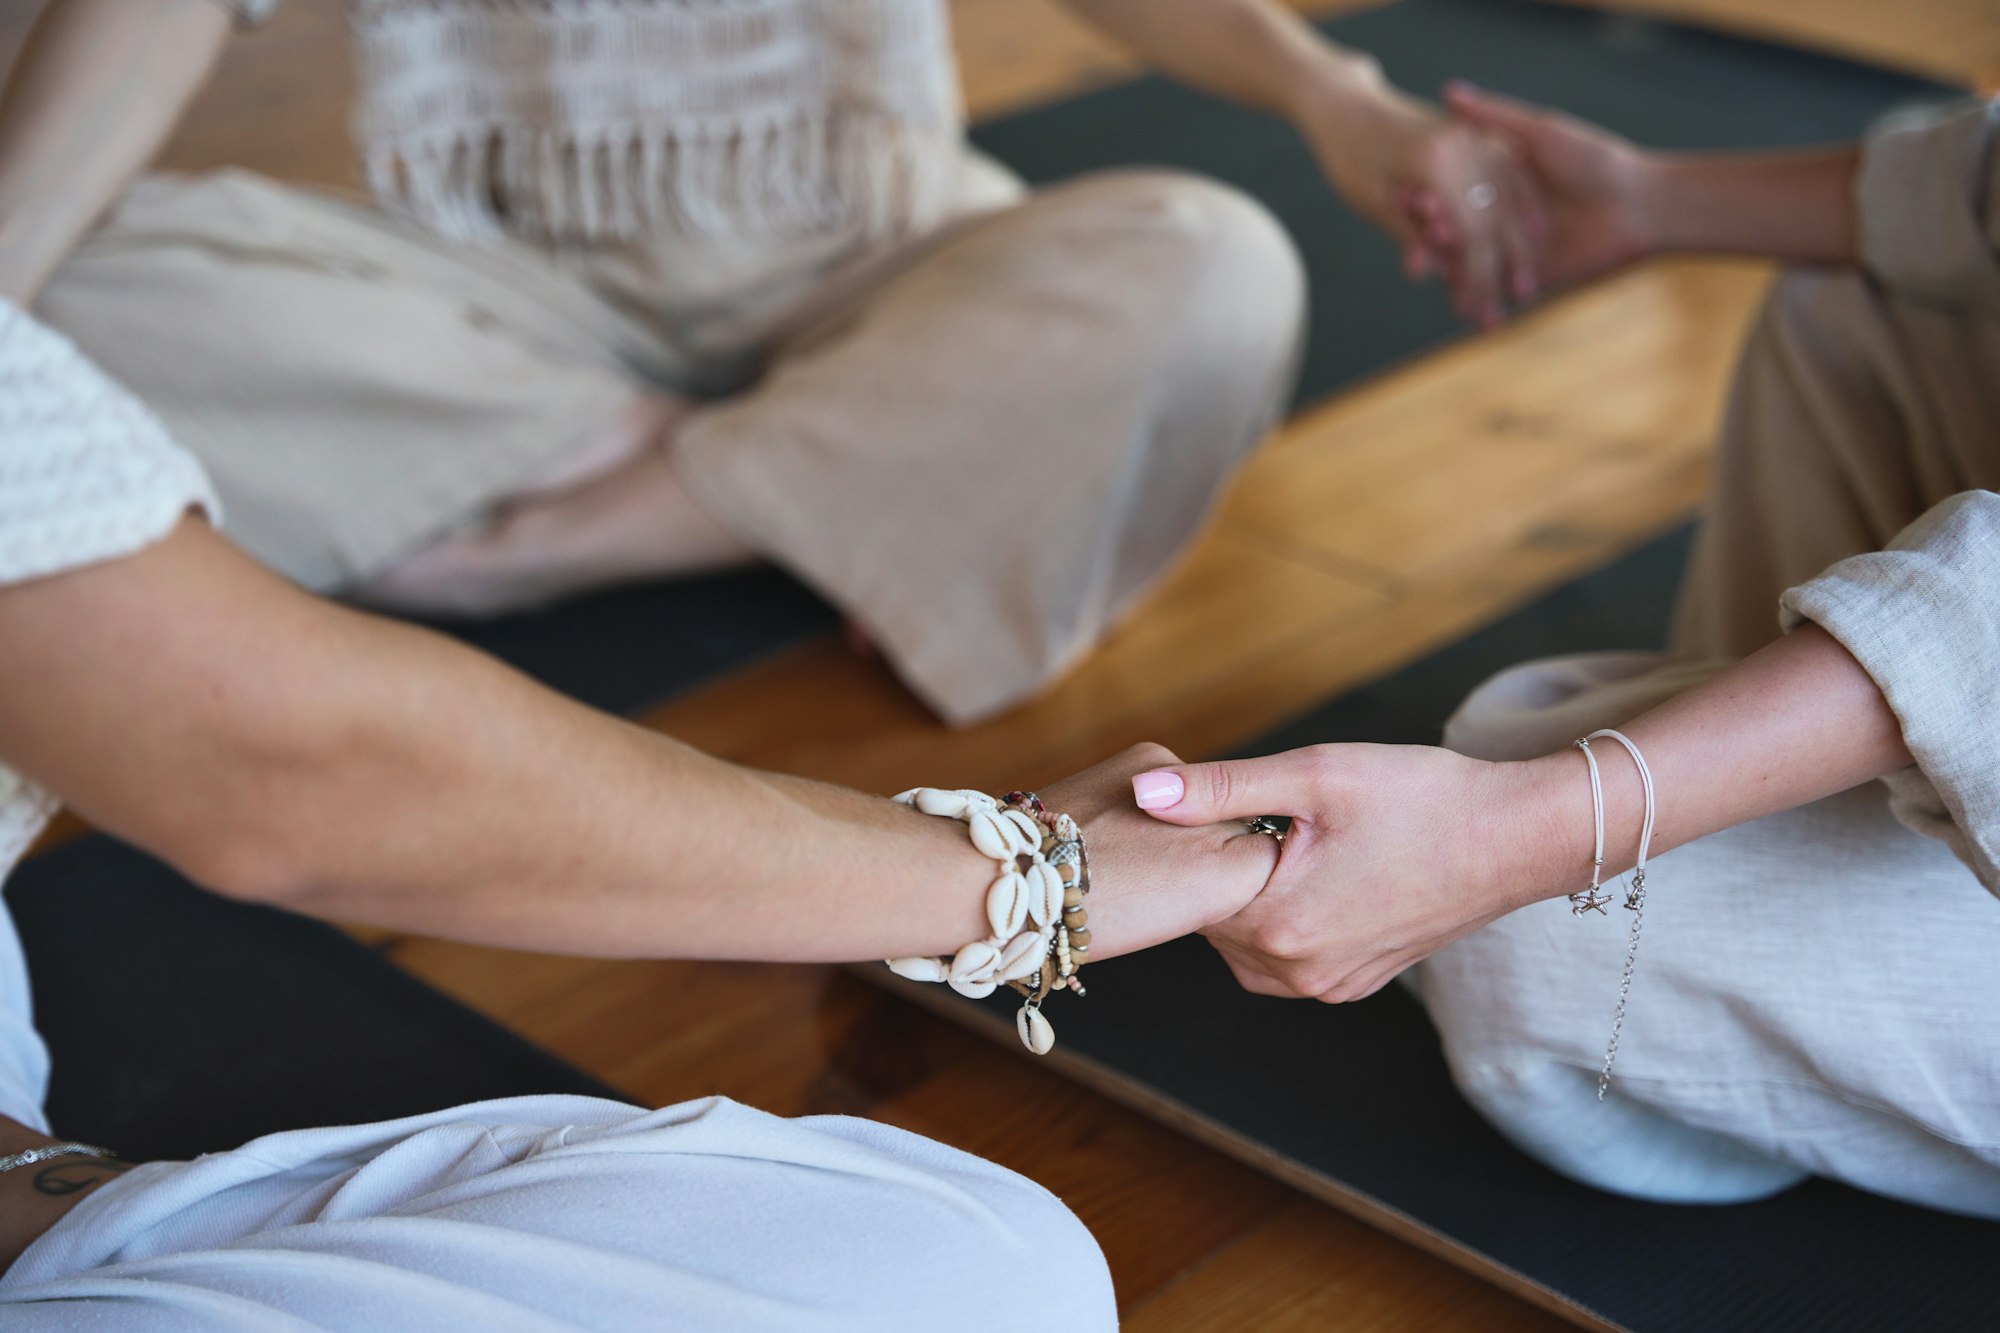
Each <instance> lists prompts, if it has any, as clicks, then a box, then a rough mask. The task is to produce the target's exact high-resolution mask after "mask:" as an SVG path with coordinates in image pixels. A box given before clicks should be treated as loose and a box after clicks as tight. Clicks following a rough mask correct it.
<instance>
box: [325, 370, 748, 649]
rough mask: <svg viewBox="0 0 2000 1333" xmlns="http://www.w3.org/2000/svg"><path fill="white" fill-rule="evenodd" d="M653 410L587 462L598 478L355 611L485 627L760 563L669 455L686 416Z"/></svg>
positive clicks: (514, 508) (514, 516)
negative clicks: (594, 595)
mask: <svg viewBox="0 0 2000 1333" xmlns="http://www.w3.org/2000/svg"><path fill="white" fill-rule="evenodd" d="M686 411H687V408H686V404H684V403H682V402H680V401H679V400H676V399H669V398H659V399H649V400H648V401H647V402H646V403H645V404H643V405H642V407H641V409H640V410H639V411H638V412H635V414H634V416H633V417H632V418H631V419H630V420H628V421H627V422H626V423H624V424H623V425H622V426H621V429H620V436H619V438H617V439H614V440H610V441H607V442H605V445H604V447H596V446H593V447H591V448H587V449H585V450H583V451H581V452H582V453H583V455H585V456H587V457H589V458H592V459H597V460H603V461H602V462H600V464H599V466H598V468H597V470H595V471H594V472H592V473H590V474H589V475H586V476H584V477H582V478H581V479H576V478H575V472H574V470H572V471H571V473H570V475H569V476H568V477H565V478H563V479H562V480H563V482H564V483H566V484H562V485H561V487H560V489H555V490H552V491H549V492H546V493H539V494H531V495H528V496H524V497H521V498H519V499H516V500H514V501H512V502H510V503H509V504H507V505H506V506H505V507H504V508H502V509H501V510H499V511H498V512H497V513H496V514H495V515H494V516H493V519H492V521H491V522H490V523H488V524H487V525H486V526H485V527H484V528H482V529H479V530H477V531H474V532H468V533H463V534H461V535H459V536H456V537H452V538H449V539H447V540H446V541H443V542H440V543H438V544H437V545H436V546H432V547H430V548H428V549H426V550H423V551H420V552H418V553H417V554H416V555H414V556H412V557H410V558H409V559H408V560H405V561H404V562H403V563H401V564H400V565H397V566H396V567H395V568H394V569H391V570H390V571H389V572H388V573H386V574H384V575H382V576H381V577H379V578H377V579H375V580H374V581H373V582H371V583H369V584H367V585H365V586H364V587H362V588H359V589H357V590H355V592H354V594H353V595H354V597H355V598H356V600H358V601H362V602H366V603H368V604H370V605H373V606H379V607H383V608H385V609H388V610H394V611H403V612H411V613H416V614H425V615H450V616H493V615H503V614H506V613H508V612H511V611H523V610H529V609H532V608H534V607H538V606H544V605H547V604H548V603H550V602H554V601H558V600H560V599H562V598H564V597H568V596H572V595H574V594H576V593H579V592H584V591H586V590H589V589H592V588H602V587H609V586H611V585H613V584H618V583H630V582H635V581H638V580H641V579H649V578H661V577H666V576H670V575H674V574H694V573H701V572H704V571H707V570H714V569H724V568H729V567H733V566H737V565H744V564H749V563H751V562H753V561H755V560H756V559H757V554H756V552H754V551H752V550H751V549H750V548H749V547H747V546H745V545H743V543H741V542H739V541H738V540H737V539H736V538H735V537H733V536H731V535H730V534H729V533H728V532H727V531H725V530H724V529H723V528H722V526H721V525H720V524H718V523H716V522H715V520H714V519H712V518H710V517H709V516H708V515H707V514H706V513H704V512H703V511H702V509H701V508H700V506H699V505H697V504H696V503H695V501H694V498H693V497H692V496H691V495H689V494H688V492H687V489H686V488H685V487H684V486H682V485H681V481H680V478H679V477H678V476H677V475H675V473H674V469H673V464H672V462H671V460H670V459H669V457H668V454H667V449H666V445H667V442H668V441H669V440H670V439H671V437H672V433H673V430H674V428H675V427H676V426H678V425H679V423H680V420H681V418H682V417H684V416H685V415H686Z"/></svg>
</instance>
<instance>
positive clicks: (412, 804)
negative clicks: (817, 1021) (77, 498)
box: [0, 521, 1269, 961]
mask: <svg viewBox="0 0 2000 1333" xmlns="http://www.w3.org/2000/svg"><path fill="white" fill-rule="evenodd" d="M1161 753H1163V752H1161ZM0 755H4V756H5V758H6V761H7V763H9V764H10V765H12V766H13V767H16V768H18V769H19V770H20V771H22V772H24V773H26V774H27V775H29V776H30V777H33V778H34V779H36V780H38V781H40V782H41V783H43V784H44V785H46V786H47V787H49V788H50V789H51V790H53V791H55V792H56V793H57V794H58V795H60V796H61V797H63V798H64V800H65V801H67V802H68V803H69V804H71V805H72V806H73V807H74V808H76V809H77V810H78V812H79V813H81V814H82V815H84V816H85V817H86V818H89V819H90V820H92V821H93V822H94V823H96V824H98V825H99V826H100V827H102V828H105V829H107V830H108V831H110V832H113V833H116V834H118V835H120V836H122V837H124V838H126V839H128V840H130V841H132V842H134V843H137V844H138V845H140V846H142V847H145V848H147V849H148V850H150V851H153V852H154V853H156V854H158V855H160V856H162V857H163V858H165V859H166V860H168V861H170V862H171V863H173V864H175V865H176V866H178V867H179V868H180V869H182V870H183V871H184V872H185V873H187V874H188V875H189V876H190V877H191V878H193V879H195V880H197V881H198V882H201V883H204V884H206V885H207V886H209V887H211V888H215V889H219V890H221V891H223V892H226V893H230V894H233V895H235V896H240V897H244V898H249V899H252V900H257V901H264V902H273V903H278V904H281V905H284V906H288V907H292V908H294V909H297V910H301V911H305V912H308V913H311V914H313V915H318V916H326V917H332V918H336V919H341V920H347V921H354V922H365V923H369V924H374V925H380V926H386V927H389V928H392V929H397V930H405V931H413V932H420V933H425V934H433V935H441V936H447V937H451V938H456V939H463V940H469V941H472V942H476V943H486V944H494V945H502V946H510V947H514V948H524V949H539V950H545V951H555V952H565V953H577V954H596V955H612V956H635V957H638V956H644V957H702V958H724V959H727V958H739V959H753V958H754V959H769V960H774V961H845V960H854V959H866V958H885V957H902V956H907V955H912V954H929V955H936V954H940V953H950V952H952V951H954V950H956V949H957V948H958V947H959V946H961V945H963V944H965V943H967V942H968V941H971V940H974V939H979V938H982V937H984V936H986V935H987V934H989V933H990V932H989V930H988V927H987V924H986V915H985V891H986V888H987V886H988V884H989V883H990V882H991V881H992V879H993V878H994V864H993V862H992V861H991V860H988V859H987V858H985V857H984V856H982V855H980V854H978V853H977V852H976V851H975V850H974V849H973V848H972V846H971V844H970V841H969V839H968V838H967V835H966V831H965V828H964V826H963V825H961V824H958V823H956V822H954V821H950V820H945V819H938V818H932V817H929V816H925V815H921V814H918V813H916V812H915V811H912V810H909V809H907V808H905V807H902V806H899V805H895V804H893V803H891V802H889V801H887V800H884V799H882V798H881V797H879V796H868V795H864V794H863V793H860V792H856V791H850V790H847V789H844V788H840V787H834V786H830V785H827V784H824V783H817V782H809V781H805V780H802V779H797V778H791V777H785V776H780V775H776V774H769V773H760V772H756V771H754V770H750V769H745V768H741V767H738V766H736V765H732V764H728V763H725V762H723V761H721V760H718V759H714V758H712V757H709V756H707V755H703V754H701V753H699V752H698V751H695V750H693V749H691V748H689V747H688V746H685V745H682V744H680V743H678V742H676V741H673V740H671V739H669V738H667V737H664V736H660V735H657V734H655V733H652V732H649V731H646V730H644V729H643V728H640V727H636V726H632V725H630V724H628V723H625V722H622V721H619V720H617V719H615V718H611V717H608V716H606V715H604V714H601V713H598V712H595V711H593V710H591V709H588V708H585V707H583V706H582V705H580V704H577V703H574V702H573V701H570V700H568V699H565V698H563V697H561V696H559V695H557V694H555V693H553V692H552V691H549V690H547V689H545V688H543V687H541V686H539V685H537V684H535V683H534V682H533V681H530V680H528V679H527V678H526V677H523V676H521V675H519V674H518V673H516V672H514V671H512V670H510V669H509V668H507V667H505V666H503V665H501V664H500V663H498V662H495V661H493V660H491V659H489V658H487V657H485V656H483V655H482V654H479V653H477V652H475V651H473V650H472V649H470V648H467V647H466V646H464V645H463V644H460V643H458V642H457V641H455V640H452V639H449V638H446V637H444V636H442V635H438V634H434V633H431V632H428V631H425V630H420V629H417V628H414V627H411V626H407V625H402V624H398V623H395V622H392V621H387V620H383V619H380V618H378V617H375V616H369V615H364V614H361V613H359V612H353V611H348V610H345V609H342V608H340V607H337V606H334V605H331V604H329V603H327V602H324V601H322V600H320V599H318V598H315V597H312V596H310V595H308V594H306V593H303V592H300V591H298V590H297V589H295V588H292V587H291V586H289V585H287V584H285V583H283V582H282V581H280V580H278V579H277V578H275V577H274V576H272V575H270V574H268V573H267V572H265V571H263V570H262V569H259V568H257V567H256V566H255V565H253V564H252V563H251V562H250V561H249V560H247V559H246V558H245V557H244V556H242V555H241V554H240V553H239V552H237V551H236V550H234V548H232V547H231V546H229V544H228V543H227V542H225V541H224V540H223V539H222V538H221V537H219V536H218V535H216V534H215V533H213V532H212V531H210V530H209V529H208V528H207V527H206V526H205V525H203V524H201V523H199V522H197V521H187V522H184V523H182V524H181V526H180V528H179V530H177V531H176V532H175V533H174V534H173V535H172V536H170V537H169V538H167V539H166V540H165V541H163V542H161V543H159V544H158V545H156V546H154V547H151V548H148V549H147V550H145V551H143V552H141V553H140V554H138V555H136V556H132V557H129V558H126V559H121V560H115V561H111V562H109V563H107V564H103V565H99V566H95V567H92V568H87V569H82V570H77V571H73V572H71V573H68V574H63V575H60V576H57V577H53V578H48V579H44V580H41V581H39V582H35V583H28V584H21V585H16V586H13V587H8V588H0ZM1148 762H1158V760H1157V759H1149V760H1148ZM942 776H944V775H940V774H913V775H912V779H913V785H914V783H915V782H916V781H921V780H923V779H926V778H928V779H932V780H935V779H937V778H940V777H942ZM1087 777H1088V775H1086V778H1087ZM1128 780H1129V773H1119V774H1117V775H1115V776H1111V777H1109V778H1103V779H1100V780H1098V781H1097V782H1096V784H1095V786H1093V785H1092V784H1090V783H1089V782H1085V783H1083V784H1082V785H1081V786H1079V785H1077V784H1076V783H1070V784H1065V785H1063V786H1061V787H1058V788H1057V789H1056V793H1060V795H1057V794H1056V793H1052V794H1051V798H1052V800H1056V801H1058V804H1057V807H1056V808H1059V809H1067V810H1070V811H1071V812H1073V813H1075V814H1076V815H1077V817H1078V818H1079V819H1080V820H1083V821H1084V822H1085V827H1086V828H1087V829H1089V830H1091V832H1090V837H1091V845H1092V856H1093V861H1094V862H1096V861H1098V860H1099V856H1100V853H1101V854H1102V858H1103V864H1102V867H1101V873H1100V874H1099V875H1098V877H1097V878H1098V885H1097V894H1096V895H1094V896H1093V904H1094V906H1093V914H1092V915H1093V924H1094V926H1096V927H1097V929H1096V932H1095V933H1096V936H1097V939H1096V941H1095V942H1094V944H1093V950H1094V951H1096V952H1097V953H1098V955H1099V956H1109V955H1111V954H1115V953H1119V952H1123V951H1125V950H1127V949H1131V948H1137V947H1143V946H1144V945H1146V944H1150V943H1156V942H1158V941H1159V940H1161V939H1165V938H1170V937H1172V936H1173V935H1175V934H1179V933H1183V932H1185V931H1188V930H1193V929H1197V928H1199V927H1200V926H1202V925H1205V924H1207V922H1208V921H1209V920H1210V919H1213V916H1214V915H1215V914H1216V913H1219V912H1221V911H1222V910H1223V908H1224V907H1228V910H1234V906H1232V905H1231V904H1234V905H1240V903H1241V901H1243V900H1246V899H1247V898H1248V897H1249V896H1250V895H1251V894H1253V893H1255V892H1256V890H1257V889H1258V888H1259V887H1260V886H1261V885H1262V883H1263V879H1264V876H1265V874H1266V873H1268V869H1269V864H1268V857H1266V859H1265V860H1263V861H1259V859H1258V857H1259V856H1260V855H1264V854H1265V853H1266V847H1265V846H1263V845H1262V844H1265V843H1266V840H1264V839H1258V838H1249V839H1247V842H1249V843H1252V844H1259V845H1257V846H1244V845H1242V844H1243V843H1244V842H1245V841H1246V839H1242V838H1236V839H1233V840H1232V839H1230V838H1228V837H1226V836H1223V835H1221V834H1217V833H1215V832H1214V831H1191V834H1190V835H1183V834H1182V831H1180V830H1171V831H1168V832H1171V833H1173V834H1174V835H1175V837H1176V838H1178V839H1179V841H1174V840H1172V839H1166V838H1162V837H1161V836H1160V834H1161V832H1162V830H1160V829H1159V828H1158V827H1157V826H1153V825H1150V824H1149V823H1148V822H1147V821H1145V820H1144V819H1143V818H1142V817H1140V816H1138V814H1137V813H1136V812H1133V811H1130V810H1129V802H1127V801H1126V800H1125V799H1124V798H1123V792H1124V791H1125V790H1126V788H1127V782H1128ZM1107 814H1108V816H1109V817H1108V818H1105V817H1104V816H1107ZM1227 832H1230V833H1237V834H1240V833H1241V832H1242V830H1241V829H1240V827H1238V828H1236V829H1234V830H1229V831H1227ZM1135 834H1136V835H1137V836H1134V835H1135ZM1098 895H1101V896H1098Z"/></svg>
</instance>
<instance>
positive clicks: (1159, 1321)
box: [1124, 1200, 1571, 1333]
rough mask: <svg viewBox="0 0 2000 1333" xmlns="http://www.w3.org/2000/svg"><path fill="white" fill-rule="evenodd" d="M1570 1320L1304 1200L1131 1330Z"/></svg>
mask: <svg viewBox="0 0 2000 1333" xmlns="http://www.w3.org/2000/svg"><path fill="white" fill-rule="evenodd" d="M1570 1326H1571V1325H1570V1324H1569V1323H1568V1322H1567V1321H1565V1320H1562V1319H1559V1318H1557V1317H1556V1316H1555V1315H1553V1314H1551V1313H1549V1312H1548V1311H1545V1310H1541V1309H1537V1308H1535V1307H1533V1306H1530V1305H1527V1304H1524V1303H1523V1302H1521V1301H1519V1300H1516V1299H1515V1298H1514V1297H1513V1296H1511V1295H1509V1294H1507V1293H1506V1292H1503V1291H1501V1290H1500V1289H1499V1288H1497V1287H1493V1286H1489V1285H1487V1284H1486V1283H1485V1282H1482V1281H1480V1280H1479V1279H1477V1278H1474V1277H1472V1276H1470V1275H1468V1274H1465V1273H1455V1272H1447V1273H1436V1272H1432V1271H1430V1270H1429V1269H1428V1268H1420V1267H1418V1266H1415V1265H1412V1264H1411V1263H1409V1262H1408V1260H1407V1257H1406V1252H1405V1251H1404V1250H1403V1248H1402V1247H1401V1246H1400V1245H1399V1244H1397V1243H1396V1242H1395V1241H1393V1240H1391V1239H1390V1238H1389V1237H1387V1236H1385V1235H1383V1234H1382V1233H1381V1232H1379V1231H1376V1230H1373V1229H1371V1228H1369V1227H1367V1226H1364V1225H1362V1224H1361V1223H1359V1222H1356V1221H1354V1220H1353V1219H1352V1218H1348V1217H1343V1216H1341V1215H1340V1214H1338V1213H1334V1212H1330V1211H1329V1210H1327V1209H1325V1208H1321V1207H1316V1206H1314V1205H1313V1204H1311V1203H1308V1202H1305V1201H1303V1200H1302V1201H1300V1202H1298V1203H1294V1204H1293V1205H1291V1206H1290V1207H1288V1208H1285V1209H1283V1210H1282V1211H1280V1212H1279V1213H1277V1214H1276V1215H1275V1216H1273V1217H1272V1218H1271V1219H1270V1220H1269V1221H1267V1222H1265V1223H1264V1224H1263V1225H1262V1226H1260V1227H1258V1228H1257V1229H1256V1230H1255V1231H1252V1232H1250V1233H1249V1234H1248V1235H1245V1236H1243V1237H1241V1238H1239V1239H1238V1240H1236V1241H1234V1242H1233V1243H1231V1244H1230V1245H1228V1246H1227V1247H1225V1248H1224V1249H1223V1250H1222V1251H1221V1252H1220V1253H1219V1254H1217V1255H1216V1256H1215V1257H1214V1258H1212V1259H1210V1260H1209V1261H1208V1262H1207V1263H1205V1264H1203V1265H1202V1266H1201V1267H1200V1268H1197V1269H1195V1270H1194V1271H1193V1272H1192V1273H1190V1274H1189V1275H1188V1276H1187V1277H1185V1278H1183V1279H1182V1280H1181V1281H1179V1282H1177V1283H1175V1284H1174V1285H1173V1286H1171V1287H1169V1288H1167V1289H1166V1290H1165V1291H1163V1292H1162V1293H1161V1294H1160V1295H1159V1296H1157V1297H1155V1298H1154V1299H1152V1300H1151V1301H1148V1302H1147V1303H1146V1304H1144V1305H1143V1306H1140V1307H1139V1308H1138V1309H1137V1310H1135V1311H1134V1312H1133V1313H1132V1314H1130V1315H1128V1316H1127V1317H1126V1319H1125V1323H1124V1327H1125V1330H1126V1333H1240V1330H1243V1329H1248V1328H1254V1329H1257V1330H1258V1333H1320V1331H1321V1330H1326V1329H1340V1330H1343V1333H1363V1331H1364V1330H1384V1331H1385V1333H1386V1330H1392V1329H1417V1328H1420V1329H1424V1330H1427V1333H1554V1331H1555V1330H1558V1329H1567V1328H1569V1327H1570Z"/></svg>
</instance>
